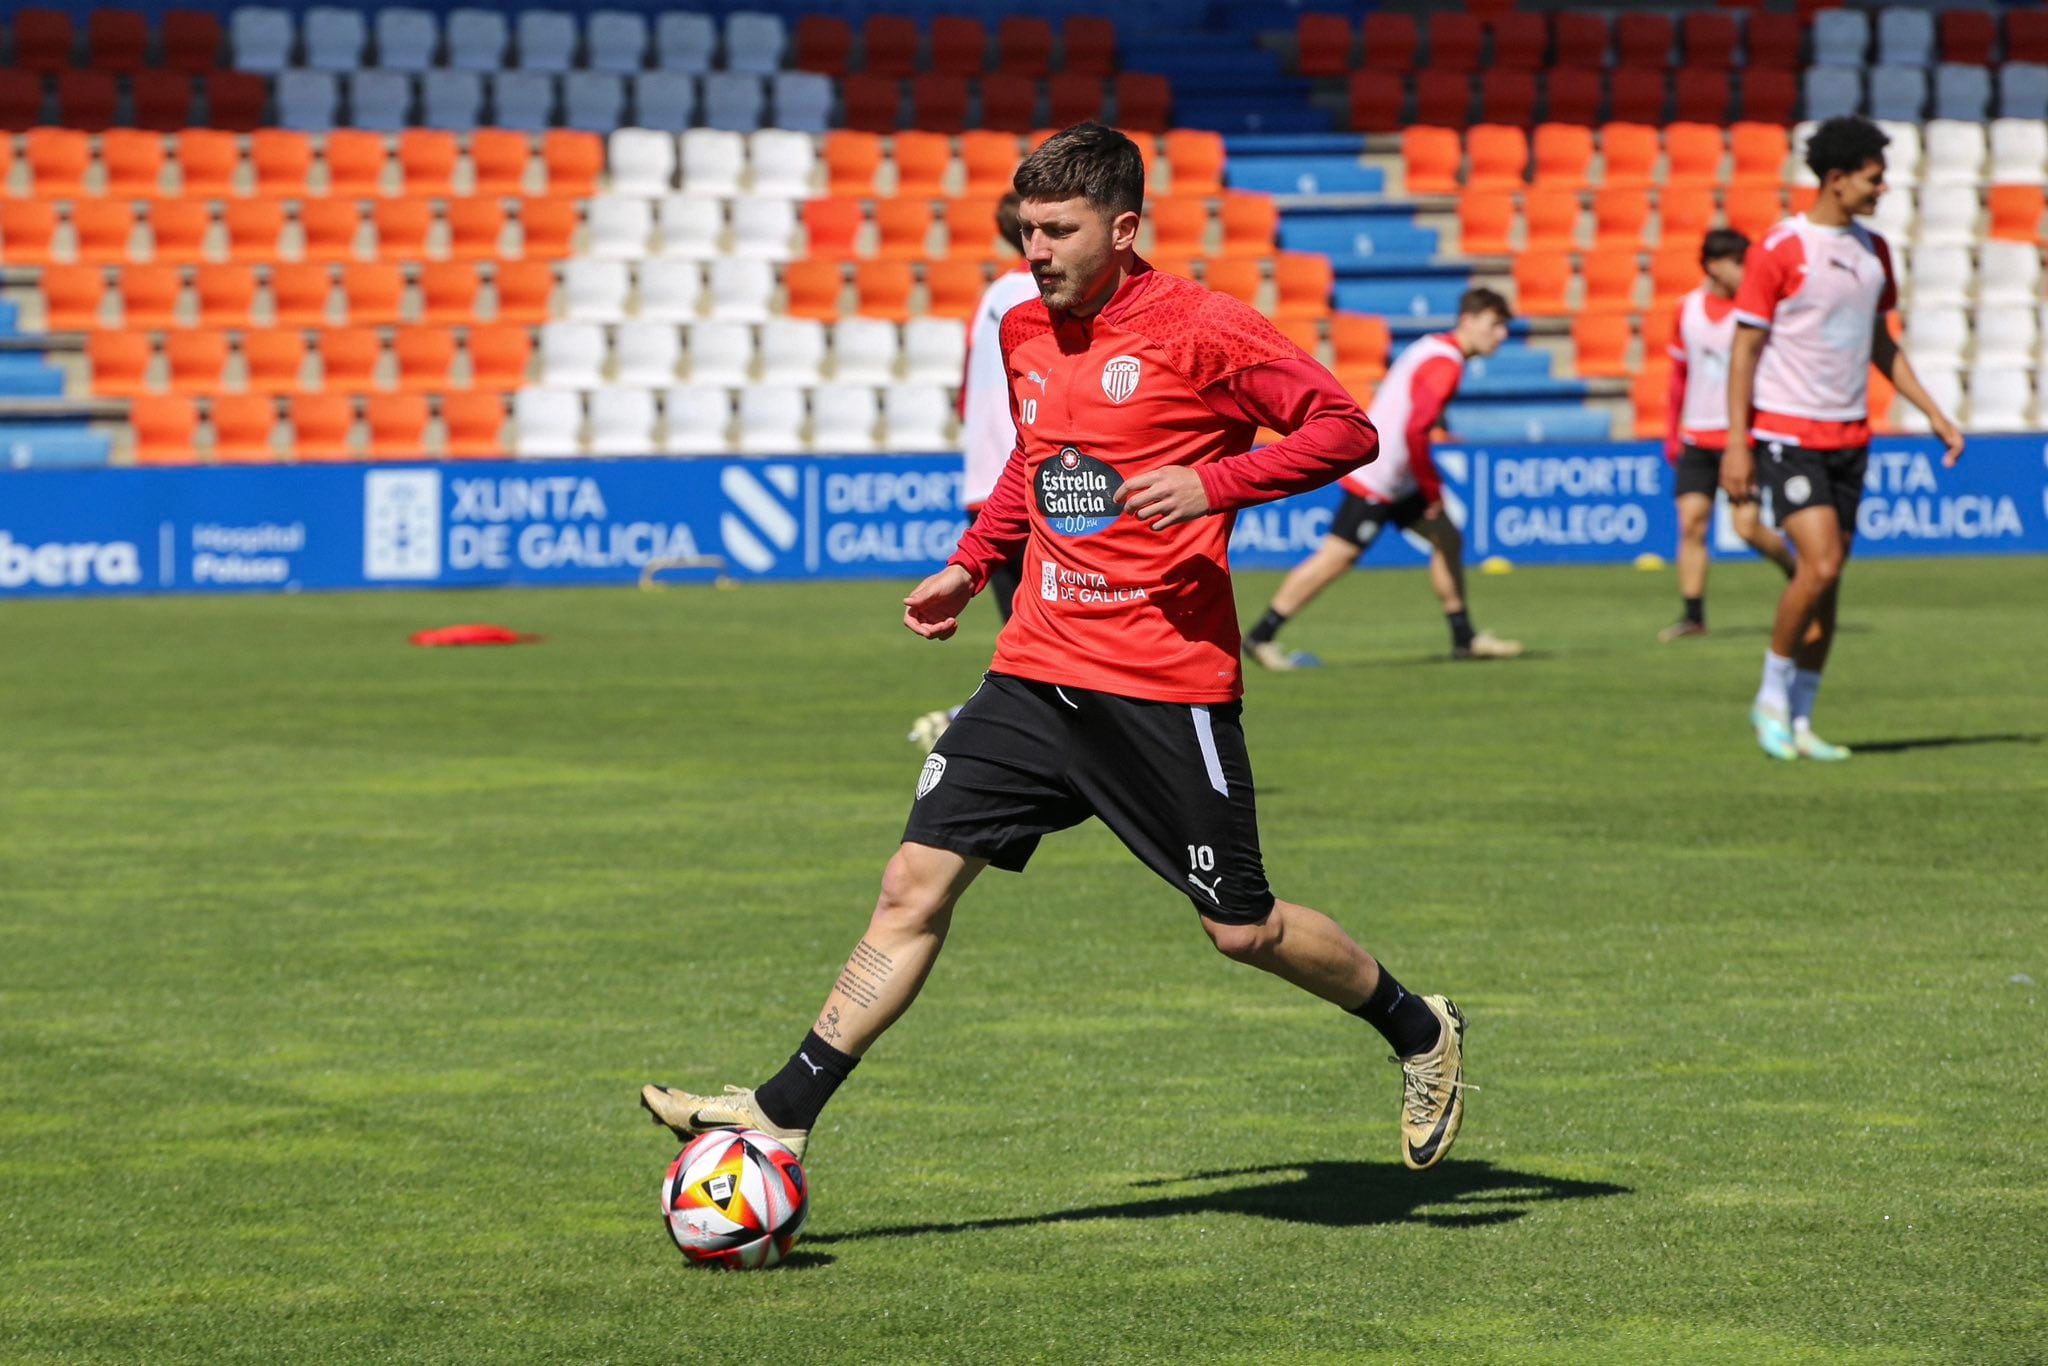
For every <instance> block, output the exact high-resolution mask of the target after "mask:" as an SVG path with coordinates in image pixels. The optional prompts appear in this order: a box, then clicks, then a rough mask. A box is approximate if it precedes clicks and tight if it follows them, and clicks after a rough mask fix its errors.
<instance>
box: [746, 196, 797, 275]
mask: <svg viewBox="0 0 2048 1366" xmlns="http://www.w3.org/2000/svg"><path fill="white" fill-rule="evenodd" d="M795 243H796V203H795V201H793V200H788V199H764V198H761V197H760V196H757V195H742V196H741V197H740V198H738V199H735V200H733V201H732V254H733V255H735V256H756V257H759V258H760V259H761V260H764V261H787V260H789V259H790V258H791V257H793V256H794V255H796V246H795Z"/></svg>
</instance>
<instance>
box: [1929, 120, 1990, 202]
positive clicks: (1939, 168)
mask: <svg viewBox="0 0 2048 1366" xmlns="http://www.w3.org/2000/svg"><path fill="white" fill-rule="evenodd" d="M1925 137H1926V144H1927V174H1926V177H1925V179H1926V182H1927V184H1928V185H1930V186H1933V185H1972V186H1974V185H1979V184H1982V183H1983V180H1984V158H1985V155H1986V152H1987V148H1986V138H1985V130H1984V127H1983V125H1982V124H1980V123H1970V122H1963V121H1959V120H1954V119H1936V120H1934V121H1933V122H1931V123H1929V124H1928V125H1927V126H1926V133H1925Z"/></svg>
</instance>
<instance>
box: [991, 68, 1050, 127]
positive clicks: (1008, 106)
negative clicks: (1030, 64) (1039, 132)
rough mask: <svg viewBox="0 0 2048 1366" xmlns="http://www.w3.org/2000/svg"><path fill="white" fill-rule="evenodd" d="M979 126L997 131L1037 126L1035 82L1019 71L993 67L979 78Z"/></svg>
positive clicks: (1036, 84)
mask: <svg viewBox="0 0 2048 1366" xmlns="http://www.w3.org/2000/svg"><path fill="white" fill-rule="evenodd" d="M981 126H982V127H983V128H992V129H994V130H995V131H997V132H999V133H1028V132H1030V131H1031V130H1032V129H1034V128H1036V127H1038V82H1037V81H1036V80H1033V79H1032V78H1031V77H1029V76H1026V75H1024V74H1023V73H1022V72H1019V71H993V72H990V73H989V74H988V75H987V76H985V77H983V78H982V82H981Z"/></svg>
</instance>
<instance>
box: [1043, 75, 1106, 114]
mask: <svg viewBox="0 0 2048 1366" xmlns="http://www.w3.org/2000/svg"><path fill="white" fill-rule="evenodd" d="M1045 89H1046V100H1047V113H1048V114H1049V115H1050V116H1051V119H1052V122H1053V123H1054V124H1056V125H1057V126H1059V127H1061V128H1066V127H1070V126H1072V125H1074V124H1076V123H1086V122H1088V121H1089V120H1091V119H1097V120H1099V119H1100V118H1101V117H1102V95H1103V90H1102V77H1101V76H1099V75H1096V74H1093V73H1090V72H1083V71H1077V70H1075V69H1074V67H1073V65H1072V64H1071V63H1069V64H1068V65H1067V66H1066V67H1065V69H1064V70H1060V71H1055V72H1053V73H1052V79H1050V80H1048V81H1047V82H1046V83H1045Z"/></svg>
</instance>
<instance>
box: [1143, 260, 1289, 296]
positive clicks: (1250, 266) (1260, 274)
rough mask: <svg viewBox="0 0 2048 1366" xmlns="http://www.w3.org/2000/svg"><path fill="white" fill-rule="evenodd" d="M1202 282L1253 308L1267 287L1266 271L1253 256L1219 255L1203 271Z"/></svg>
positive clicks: (1178, 271) (1173, 273) (1169, 272)
mask: <svg viewBox="0 0 2048 1366" xmlns="http://www.w3.org/2000/svg"><path fill="white" fill-rule="evenodd" d="M1161 259H1168V258H1161ZM1162 269H1165V268H1164V267H1162ZM1184 273H1186V272H1183V271H1180V270H1169V271H1168V274H1172V275H1180V274H1184ZM1202 283H1203V284H1205V285H1207V286H1208V287H1209V288H1211V289H1213V290H1215V291H1216V292H1217V293H1219V294H1228V295H1229V296H1230V297H1232V298H1233V299H1242V300H1243V301H1244V302H1245V303H1248V304H1250V305H1251V306H1252V307H1253V308H1257V307H1258V306H1259V295H1260V293H1261V292H1262V291H1263V290H1264V289H1265V287H1266V272H1265V269H1264V267H1263V266H1262V265H1261V264H1260V263H1259V261H1257V260H1256V259H1254V258H1252V257H1245V256H1219V257H1217V258H1215V259H1214V260H1212V261H1210V262H1209V264H1208V266H1207V268H1206V269H1205V270H1204V271H1203V273H1202Z"/></svg>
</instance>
